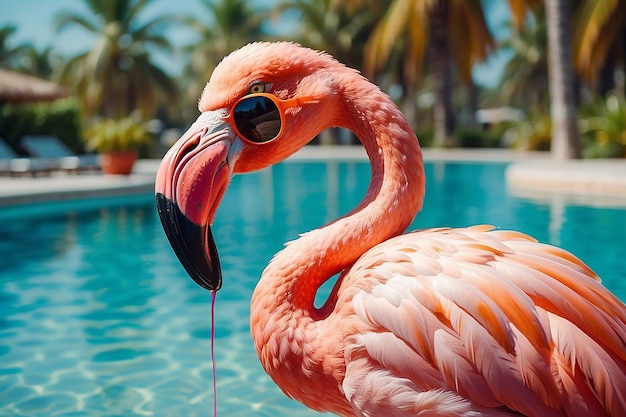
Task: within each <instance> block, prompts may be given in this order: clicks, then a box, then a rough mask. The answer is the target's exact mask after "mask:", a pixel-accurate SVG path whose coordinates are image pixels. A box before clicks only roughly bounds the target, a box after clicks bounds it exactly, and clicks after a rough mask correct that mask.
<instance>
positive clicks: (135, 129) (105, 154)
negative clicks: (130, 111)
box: [83, 116, 152, 175]
mask: <svg viewBox="0 0 626 417" xmlns="http://www.w3.org/2000/svg"><path fill="white" fill-rule="evenodd" d="M83 137H84V139H85V146H86V148H87V149H88V150H91V151H95V152H98V153H100V155H101V159H102V170H103V171H104V173H105V174H121V175H128V174H130V172H131V170H132V168H133V165H134V163H135V161H136V160H137V154H138V151H139V149H140V148H141V147H143V146H146V145H148V144H150V142H151V140H152V135H151V133H150V130H149V129H148V124H147V122H145V121H143V120H141V119H139V118H138V117H135V116H127V117H122V118H118V119H112V118H99V119H96V120H94V121H93V122H91V123H90V124H89V125H88V126H87V127H86V129H85V130H84V132H83Z"/></svg>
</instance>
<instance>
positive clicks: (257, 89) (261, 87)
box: [248, 81, 266, 94]
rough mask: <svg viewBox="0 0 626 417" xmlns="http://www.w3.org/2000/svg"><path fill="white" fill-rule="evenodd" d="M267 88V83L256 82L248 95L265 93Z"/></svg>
mask: <svg viewBox="0 0 626 417" xmlns="http://www.w3.org/2000/svg"><path fill="white" fill-rule="evenodd" d="M265 87H266V85H265V83H263V82H261V81H256V82H255V83H253V84H252V85H251V86H250V88H249V89H248V94H259V93H264V92H265Z"/></svg>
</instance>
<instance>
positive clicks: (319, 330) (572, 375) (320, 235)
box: [156, 42, 626, 417]
mask: <svg viewBox="0 0 626 417" xmlns="http://www.w3.org/2000/svg"><path fill="white" fill-rule="evenodd" d="M199 108H200V111H201V112H202V114H201V115H200V116H199V117H198V119H197V121H196V122H195V123H194V124H193V126H191V128H190V129H189V130H188V132H187V133H185V135H184V136H183V137H182V138H181V139H180V140H179V141H178V142H177V143H176V144H175V145H174V146H173V147H172V149H171V150H170V151H169V152H168V153H167V155H166V156H165V157H164V159H163V162H162V163H161V167H160V169H159V172H158V175H157V183H156V192H157V205H158V207H159V213H160V216H161V220H162V223H163V226H164V228H165V231H166V234H167V235H168V237H169V239H170V242H171V244H172V246H173V248H174V250H175V252H176V254H177V255H178V257H179V259H180V261H181V263H182V264H183V266H184V267H185V268H186V270H187V271H188V273H189V274H190V275H191V277H192V278H193V279H194V280H195V281H196V282H197V283H198V284H200V285H201V286H203V287H205V288H206V289H208V290H211V291H217V290H218V289H219V288H220V286H221V283H222V278H221V272H220V266H219V260H218V256H217V251H216V248H215V244H214V242H213V237H212V235H211V230H210V226H209V225H210V224H211V223H212V221H213V216H214V213H215V211H216V209H217V206H218V204H219V202H220V199H221V197H222V195H223V194H224V191H225V189H226V187H227V184H228V181H229V178H230V177H231V176H232V175H233V174H234V173H239V172H247V171H252V170H257V169H260V168H263V167H266V166H268V165H271V164H274V163H276V162H278V161H281V160H283V159H285V158H286V157H288V156H289V155H291V154H292V153H293V152H295V151H296V150H298V149H299V148H301V147H302V146H304V145H305V144H306V143H307V142H309V141H310V140H311V139H312V138H313V137H314V136H315V135H317V134H318V133H319V132H320V131H322V130H323V129H326V128H328V127H331V126H341V127H345V128H348V129H350V130H352V131H353V132H354V133H355V134H356V135H357V136H358V137H359V139H360V140H361V142H362V143H363V145H364V147H365V149H366V151H367V154H368V156H369V158H370V160H371V167H372V168H371V182H370V186H369V189H368V191H367V194H366V195H365V197H364V199H363V201H362V202H361V203H360V204H359V205H358V206H357V207H356V208H355V209H354V210H352V211H351V212H350V213H348V214H347V215H345V216H343V217H341V218H339V219H337V220H335V221H333V222H332V223H330V224H327V225H325V226H324V227H322V228H320V229H317V230H313V231H310V232H308V233H305V234H303V235H302V236H301V237H300V238H299V239H297V240H296V241H294V242H290V243H289V244H288V245H287V246H286V247H285V249H284V250H282V251H281V252H279V253H278V254H277V255H276V256H275V257H274V259H273V260H272V261H271V262H270V263H269V265H268V266H267V268H266V269H265V271H264V272H263V275H262V277H261V279H260V281H259V283H258V285H257V287H256V290H255V292H254V295H253V297H252V302H251V313H250V315H251V317H250V325H251V332H252V337H253V339H254V345H255V347H256V350H257V353H258V355H259V358H260V360H261V363H262V364H263V367H264V368H265V370H266V372H267V373H268V374H269V375H270V377H271V378H272V379H273V380H274V381H275V382H276V384H278V386H280V388H281V389H282V390H283V391H284V392H285V394H286V395H288V396H289V397H291V398H294V399H296V400H298V401H300V402H302V403H304V404H305V405H306V406H308V407H310V408H312V409H314V410H318V411H329V412H332V413H335V414H338V415H341V416H416V415H420V416H519V415H525V416H541V417H546V416H607V415H608V416H614V417H617V416H622V417H623V416H626V306H625V305H624V303H622V302H621V301H620V300H619V299H618V298H617V297H615V296H614V295H612V294H611V293H610V292H609V291H608V290H606V289H605V288H604V287H603V286H602V285H601V284H600V280H599V279H598V277H597V276H596V275H595V274H594V273H593V271H591V270H590V269H589V268H588V267H587V266H586V265H585V264H584V263H583V262H581V261H580V260H578V259H577V258H576V257H575V256H574V255H572V254H570V253H568V252H566V251H564V250H562V249H559V248H556V247H552V246H549V245H545V244H541V243H537V242H536V241H535V240H534V239H532V238H530V237H528V236H526V235H523V234H521V233H517V232H512V231H503V230H494V229H493V228H492V227H490V226H474V227H469V228H466V229H449V228H442V229H435V230H432V229H431V230H421V231H416V232H412V233H408V234H401V233H403V231H404V230H405V228H406V227H407V226H408V225H409V223H410V222H411V221H412V219H413V218H414V216H415V215H416V213H417V212H418V211H419V210H420V208H421V206H422V198H423V196H424V170H423V165H422V155H421V152H420V147H419V144H418V141H417V138H416V137H415V135H414V133H413V131H412V130H411V128H410V127H409V125H408V124H407V122H406V120H405V119H404V117H403V116H402V114H401V113H400V111H399V110H398V108H397V107H396V106H395V105H394V104H393V102H392V101H391V100H390V99H389V98H388V97H387V96H386V95H385V94H383V93H382V92H381V91H380V90H379V89H378V88H377V87H376V86H375V85H373V84H371V83H369V82H368V81H367V80H366V79H365V78H364V77H362V76H361V75H359V73H358V72H357V71H355V70H353V69H349V68H347V67H345V66H344V65H342V64H340V63H339V62H337V61H336V60H335V59H333V58H332V57H331V56H329V55H327V54H325V53H321V52H318V51H313V50H310V49H306V48H303V47H301V46H299V45H296V44H292V43H286V42H283V43H254V44H250V45H247V46H245V47H243V48H241V49H240V50H238V51H235V52H233V53H232V54H231V55H229V56H227V57H226V58H224V60H223V61H222V62H221V63H220V64H219V66H218V67H217V68H216V69H215V71H214V73H213V75H212V76H211V79H210V81H209V83H208V84H207V86H206V88H205V90H204V93H203V94H202V98H201V99H200V103H199ZM337 273H341V275H340V278H339V280H338V281H337V283H336V285H335V286H334V289H333V291H332V293H331V295H330V297H329V298H328V300H327V301H326V303H325V304H324V305H323V307H321V308H315V307H314V305H313V301H314V297H315V293H316V291H317V289H318V288H319V287H320V285H321V284H322V283H324V282H325V281H326V280H328V279H329V278H330V277H331V276H333V275H335V274H337Z"/></svg>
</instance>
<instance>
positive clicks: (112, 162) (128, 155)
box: [102, 152, 137, 175]
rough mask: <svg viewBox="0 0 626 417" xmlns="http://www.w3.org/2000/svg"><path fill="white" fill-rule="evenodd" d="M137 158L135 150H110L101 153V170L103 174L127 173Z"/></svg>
mask: <svg viewBox="0 0 626 417" xmlns="http://www.w3.org/2000/svg"><path fill="white" fill-rule="evenodd" d="M136 160H137V152H112V153H103V154H102V171H104V173H105V174H116V175H128V174H130V172H131V171H132V169H133V165H134V164H135V161H136Z"/></svg>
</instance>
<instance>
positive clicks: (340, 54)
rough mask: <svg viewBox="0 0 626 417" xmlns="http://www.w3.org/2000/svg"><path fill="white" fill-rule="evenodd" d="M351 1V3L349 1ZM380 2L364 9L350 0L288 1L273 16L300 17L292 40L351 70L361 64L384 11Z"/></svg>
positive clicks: (279, 6) (278, 6)
mask: <svg viewBox="0 0 626 417" xmlns="http://www.w3.org/2000/svg"><path fill="white" fill-rule="evenodd" d="M352 1H354V0H352ZM383 6H384V5H383V2H373V4H371V5H368V6H367V7H362V5H360V4H351V3H350V0H348V1H347V2H345V3H339V2H337V0H321V1H316V0H289V1H283V2H281V3H279V4H277V5H276V7H275V8H274V11H273V12H274V15H275V16H278V15H280V14H282V13H285V12H289V11H293V12H296V13H297V14H298V15H299V18H298V27H297V32H296V33H295V34H294V39H295V40H296V41H298V42H299V43H301V44H303V45H305V46H308V47H310V48H314V49H319V50H324V51H326V52H328V53H329V54H331V55H333V56H334V57H336V58H337V59H339V60H340V61H342V62H344V63H345V64H347V65H349V66H351V67H357V68H358V67H360V66H361V64H362V63H363V49H364V46H365V42H366V41H367V37H368V35H369V33H370V32H371V31H372V30H373V28H374V25H375V24H376V22H377V16H380V15H381V14H382V12H383V11H384V8H383Z"/></svg>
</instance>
